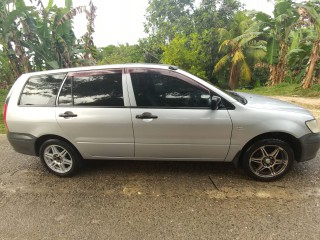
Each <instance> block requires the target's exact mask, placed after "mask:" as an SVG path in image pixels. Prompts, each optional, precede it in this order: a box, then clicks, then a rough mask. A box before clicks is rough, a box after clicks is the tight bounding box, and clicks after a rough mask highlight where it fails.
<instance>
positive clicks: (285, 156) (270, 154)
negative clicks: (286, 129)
mask: <svg viewBox="0 0 320 240" xmlns="http://www.w3.org/2000/svg"><path fill="white" fill-rule="evenodd" d="M293 161H294V153H293V150H292V148H291V147H290V145H289V144H288V143H286V142H284V141H282V140H279V139H264V140H260V141H257V142H255V143H253V144H252V145H251V146H250V147H249V148H247V150H246V152H245V153H244V156H243V161H242V164H243V168H244V170H245V171H246V173H247V174H248V175H249V176H250V177H252V178H254V179H256V180H259V181H263V182H269V181H274V180H277V179H279V178H281V177H283V176H284V175H285V174H286V173H287V172H288V171H289V169H290V168H291V166H292V164H293Z"/></svg>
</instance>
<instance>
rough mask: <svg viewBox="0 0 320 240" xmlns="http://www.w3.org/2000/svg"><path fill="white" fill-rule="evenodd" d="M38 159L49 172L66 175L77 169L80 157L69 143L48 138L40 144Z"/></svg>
mask: <svg viewBox="0 0 320 240" xmlns="http://www.w3.org/2000/svg"><path fill="white" fill-rule="evenodd" d="M40 159H41V161H42V163H43V164H44V165H45V167H46V168H47V169H48V170H49V171H50V172H52V173H54V174H55V175H58V176H61V177H68V176H71V175H73V174H74V173H75V172H76V171H77V170H78V168H79V163H80V159H81V157H80V156H79V154H78V153H77V152H76V151H75V149H74V148H73V147H72V146H71V145H70V144H69V143H66V142H64V141H61V140H58V139H50V140H47V141H45V142H44V143H43V144H42V145H41V148H40Z"/></svg>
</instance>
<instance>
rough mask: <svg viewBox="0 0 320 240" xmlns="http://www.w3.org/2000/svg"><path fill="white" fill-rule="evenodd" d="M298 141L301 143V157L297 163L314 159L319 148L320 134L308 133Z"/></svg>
mask: <svg viewBox="0 0 320 240" xmlns="http://www.w3.org/2000/svg"><path fill="white" fill-rule="evenodd" d="M299 141H300V143H301V156H300V158H299V159H297V161H298V162H304V161H308V160H310V159H313V158H315V157H316V155H317V152H318V150H319V148H320V134H319V133H309V134H306V135H304V136H303V137H301V138H299Z"/></svg>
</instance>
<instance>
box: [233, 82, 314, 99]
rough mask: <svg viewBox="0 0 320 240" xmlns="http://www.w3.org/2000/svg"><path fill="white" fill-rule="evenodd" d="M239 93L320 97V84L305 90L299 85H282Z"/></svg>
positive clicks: (244, 90) (240, 90) (243, 90)
mask: <svg viewBox="0 0 320 240" xmlns="http://www.w3.org/2000/svg"><path fill="white" fill-rule="evenodd" d="M238 91H239V92H247V93H255V94H260V95H266V96H295V97H320V84H315V85H313V86H312V87H311V88H310V89H303V88H302V87H301V86H300V85H299V84H289V83H281V84H278V85H276V86H268V87H258V88H254V89H250V90H249V89H239V90H238Z"/></svg>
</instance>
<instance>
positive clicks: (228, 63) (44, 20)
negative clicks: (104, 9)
mask: <svg viewBox="0 0 320 240" xmlns="http://www.w3.org/2000/svg"><path fill="white" fill-rule="evenodd" d="M195 2H196V1H195V0H149V7H148V8H147V13H146V21H145V31H146V33H147V34H148V37H146V38H144V39H140V40H139V43H138V44H136V45H128V44H126V45H119V46H113V45H110V46H106V47H103V48H100V49H97V48H96V47H95V45H94V42H93V39H92V34H93V33H94V28H93V26H94V24H93V23H94V19H95V11H96V8H95V6H94V5H93V4H92V2H90V4H89V6H87V7H85V6H83V7H77V8H73V7H72V0H65V6H64V7H57V6H56V5H55V4H54V0H49V2H48V5H47V6H44V4H43V3H42V1H41V0H29V1H26V0H0V88H6V87H8V86H10V85H11V84H12V83H13V82H14V80H15V79H16V78H17V77H18V76H19V75H21V74H22V73H24V72H30V71H41V70H46V69H56V68H65V67H74V66H83V65H93V64H111V63H125V62H127V63H128V62H150V63H165V64H173V65H177V66H179V67H181V68H182V69H185V70H187V71H189V72H191V73H193V74H195V75H197V76H199V77H201V78H203V79H205V80H207V81H210V82H212V83H214V84H217V85H219V86H221V87H224V88H228V87H229V88H231V89H235V88H238V87H242V88H243V87H246V88H248V87H249V88H254V87H258V86H265V85H269V86H270V85H277V84H280V83H283V82H286V83H288V84H298V85H299V86H301V87H303V88H310V87H311V86H312V85H313V84H320V63H319V49H320V3H319V1H318V0H310V1H306V2H304V3H299V4H298V3H295V2H294V1H292V0H276V1H275V5H274V12H273V16H269V15H267V14H265V13H262V12H248V11H245V9H244V7H243V6H242V5H241V3H240V2H239V1H238V0H201V1H200V3H199V1H197V4H196V3H195ZM77 14H85V15H86V17H87V19H88V24H87V32H86V34H85V35H84V36H82V37H81V38H79V39H77V38H76V37H75V35H74V32H73V26H74V23H73V21H72V19H73V17H74V16H76V15H77ZM299 86H298V87H299Z"/></svg>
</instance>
